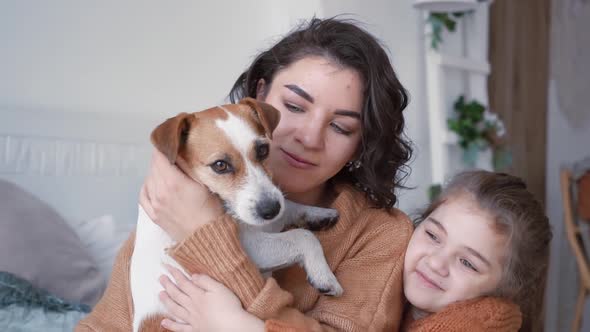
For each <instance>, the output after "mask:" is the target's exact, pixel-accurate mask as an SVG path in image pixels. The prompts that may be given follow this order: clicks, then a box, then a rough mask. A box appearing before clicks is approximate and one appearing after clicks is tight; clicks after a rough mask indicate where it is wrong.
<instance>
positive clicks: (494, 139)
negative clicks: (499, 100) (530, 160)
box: [447, 96, 512, 170]
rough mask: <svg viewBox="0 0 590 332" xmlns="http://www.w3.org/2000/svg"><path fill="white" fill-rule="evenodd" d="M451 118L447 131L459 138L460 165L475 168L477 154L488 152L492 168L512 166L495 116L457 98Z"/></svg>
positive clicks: (499, 124) (499, 123) (500, 121)
mask: <svg viewBox="0 0 590 332" xmlns="http://www.w3.org/2000/svg"><path fill="white" fill-rule="evenodd" d="M454 110H455V116H454V117H452V118H450V119H447V125H448V128H449V130H451V131H452V132H454V133H456V134H457V136H458V137H459V142H458V143H459V146H460V147H461V148H462V149H463V162H464V163H465V164H466V165H467V166H470V167H473V166H475V163H476V161H477V158H478V157H479V152H480V151H482V150H485V149H488V148H490V149H492V166H493V168H494V170H502V169H504V168H506V167H507V166H509V165H510V164H511V163H512V158H511V155H510V152H509V150H508V148H507V146H506V142H505V140H504V136H505V134H506V130H505V128H504V123H503V122H502V120H500V119H499V118H498V115H497V114H496V113H492V112H490V111H488V110H486V108H485V106H483V105H482V104H481V103H479V102H478V101H476V100H472V101H470V102H466V101H465V97H464V96H459V98H458V99H457V101H456V102H455V105H454Z"/></svg>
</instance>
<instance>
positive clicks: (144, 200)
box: [139, 184, 156, 220]
mask: <svg viewBox="0 0 590 332" xmlns="http://www.w3.org/2000/svg"><path fill="white" fill-rule="evenodd" d="M139 205H141V207H142V208H143V210H144V211H145V213H147V215H148V216H149V217H150V219H152V220H154V219H155V218H156V214H155V213H154V209H153V208H152V203H151V201H150V196H149V192H148V190H147V186H146V185H145V184H144V185H142V186H141V190H140V192H139Z"/></svg>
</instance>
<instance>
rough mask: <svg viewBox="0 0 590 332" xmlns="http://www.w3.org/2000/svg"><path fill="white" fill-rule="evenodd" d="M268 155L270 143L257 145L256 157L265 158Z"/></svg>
mask: <svg viewBox="0 0 590 332" xmlns="http://www.w3.org/2000/svg"><path fill="white" fill-rule="evenodd" d="M266 157H268V144H259V145H257V146H256V158H257V159H258V160H264V159H266Z"/></svg>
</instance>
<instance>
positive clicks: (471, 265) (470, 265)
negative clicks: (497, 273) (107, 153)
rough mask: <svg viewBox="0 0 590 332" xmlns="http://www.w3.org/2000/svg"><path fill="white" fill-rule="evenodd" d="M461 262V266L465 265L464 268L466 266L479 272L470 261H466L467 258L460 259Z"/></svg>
mask: <svg viewBox="0 0 590 332" xmlns="http://www.w3.org/2000/svg"><path fill="white" fill-rule="evenodd" d="M459 261H460V262H461V264H463V266H465V267H466V268H468V269H471V270H473V271H475V272H477V269H476V268H475V266H473V264H471V263H470V262H469V261H468V260H466V259H465V258H461V259H459Z"/></svg>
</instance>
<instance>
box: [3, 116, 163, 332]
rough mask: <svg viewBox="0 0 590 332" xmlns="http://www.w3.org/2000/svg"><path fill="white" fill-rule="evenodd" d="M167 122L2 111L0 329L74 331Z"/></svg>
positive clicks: (129, 217)
mask: <svg viewBox="0 0 590 332" xmlns="http://www.w3.org/2000/svg"><path fill="white" fill-rule="evenodd" d="M164 118H165V116H142V115H141V114H131V113H124V112H122V113H117V114H112V113H88V112H61V111H53V110H25V109H0V330H1V331H38V330H40V328H41V327H43V328H42V330H44V331H71V330H72V329H73V326H75V324H76V323H77V321H78V320H79V319H81V318H82V317H84V315H85V314H86V313H87V312H88V311H89V310H90V309H91V308H92V305H94V303H95V302H96V301H97V300H98V298H100V295H101V294H102V291H103V290H104V287H105V285H106V281H107V280H108V277H109V274H110V268H111V266H112V262H113V260H114V257H115V254H116V252H117V250H118V248H119V246H120V245H121V244H122V243H123V241H124V240H125V238H126V237H127V236H128V234H129V232H130V231H131V230H132V229H133V227H134V225H135V221H136V214H137V197H138V193H139V189H140V186H141V183H142V180H143V177H144V176H145V173H146V170H147V166H148V163H149V157H150V153H151V148H152V147H151V144H150V142H149V134H150V132H151V130H152V129H153V128H155V126H156V125H157V124H158V123H160V122H161V121H162V120H163V119H164ZM23 290H26V291H23ZM23 294H25V295H23Z"/></svg>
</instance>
